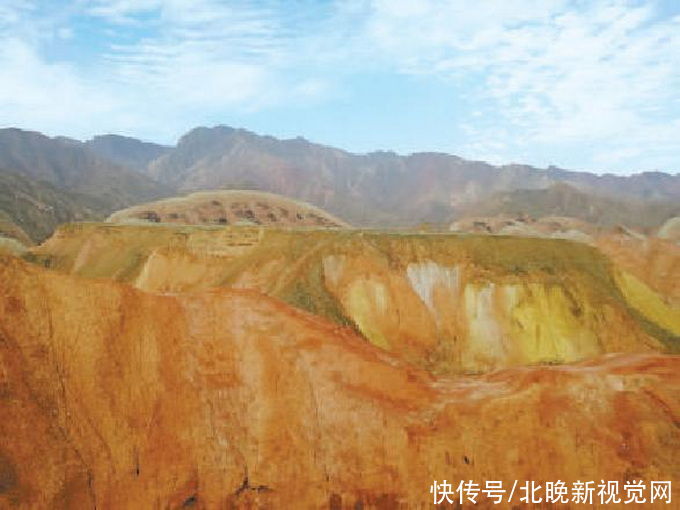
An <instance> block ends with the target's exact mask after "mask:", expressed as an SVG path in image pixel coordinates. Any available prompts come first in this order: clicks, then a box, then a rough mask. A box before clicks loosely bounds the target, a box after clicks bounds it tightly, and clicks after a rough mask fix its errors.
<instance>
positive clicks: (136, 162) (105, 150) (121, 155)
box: [85, 135, 172, 173]
mask: <svg viewBox="0 0 680 510" xmlns="http://www.w3.org/2000/svg"><path fill="white" fill-rule="evenodd" d="M85 146H86V147H87V148H89V149H90V150H92V151H93V152H94V153H96V154H98V155H99V156H101V157H103V158H105V159H108V160H109V161H113V162H114V163H118V164H120V165H123V166H126V167H128V168H132V169H134V170H137V171H139V172H142V173H144V172H146V168H147V166H148V165H149V163H150V162H151V161H153V160H154V159H156V158H158V157H160V156H162V155H163V154H166V153H167V152H169V151H170V150H172V148H171V147H167V146H165V145H159V144H156V143H150V142H142V141H140V140H137V139H136V138H131V137H128V136H120V135H99V136H95V137H94V138H92V139H91V140H88V141H87V142H85Z"/></svg>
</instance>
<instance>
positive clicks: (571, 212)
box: [459, 183, 680, 227]
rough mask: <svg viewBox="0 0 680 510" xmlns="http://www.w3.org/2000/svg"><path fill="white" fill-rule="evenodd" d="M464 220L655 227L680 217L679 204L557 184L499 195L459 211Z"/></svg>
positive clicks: (505, 192)
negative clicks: (553, 219) (554, 219)
mask: <svg viewBox="0 0 680 510" xmlns="http://www.w3.org/2000/svg"><path fill="white" fill-rule="evenodd" d="M459 214H460V216H462V217H466V216H472V217H474V216H499V215H509V216H522V215H529V216H532V217H534V218H542V217H546V216H567V217H571V218H578V219H580V220H583V221H587V222H589V223H593V224H596V225H601V226H613V225H617V224H622V225H627V226H630V227H655V226H658V225H661V224H663V223H664V222H665V221H666V220H667V219H669V218H672V217H674V216H677V215H680V199H678V200H676V201H668V200H667V201H658V200H642V199H638V198H632V197H631V198H612V197H608V196H602V195H597V194H594V193H590V192H586V191H583V190H579V189H577V188H575V187H574V186H572V185H569V184H565V183H556V184H553V185H551V186H550V187H548V188H547V189H536V190H528V189H519V190H514V191H504V192H498V193H495V194H493V195H491V196H490V197H487V198H485V199H483V200H481V201H479V202H477V203H475V204H471V205H468V206H466V207H464V208H462V209H461V210H460V211H459Z"/></svg>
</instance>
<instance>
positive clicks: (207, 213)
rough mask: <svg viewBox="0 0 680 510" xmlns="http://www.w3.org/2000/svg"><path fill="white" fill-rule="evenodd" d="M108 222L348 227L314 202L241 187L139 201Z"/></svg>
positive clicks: (114, 215) (116, 213)
mask: <svg viewBox="0 0 680 510" xmlns="http://www.w3.org/2000/svg"><path fill="white" fill-rule="evenodd" d="M108 221H110V222H113V223H121V222H122V223H125V222H140V221H146V222H152V223H179V224H184V225H238V224H250V225H268V226H277V227H290V226H295V227H331V228H339V227H348V226H349V225H348V224H347V223H345V222H344V221H342V220H341V219H339V218H336V217H335V216H333V215H331V214H329V213H327V212H326V211H323V210H321V209H319V208H318V207H314V206H313V205H310V204H307V203H304V202H300V201H297V200H293V199H290V198H287V197H284V196H281V195H275V194H273V193H264V192H261V191H241V190H222V191H201V192H196V193H191V194H189V195H187V196H184V197H174V198H166V199H163V200H159V201H157V202H150V203H147V204H140V205H136V206H133V207H129V208H127V209H123V210H121V211H118V212H115V213H113V214H112V215H111V216H110V217H109V219H108Z"/></svg>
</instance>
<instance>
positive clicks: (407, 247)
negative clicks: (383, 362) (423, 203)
mask: <svg viewBox="0 0 680 510" xmlns="http://www.w3.org/2000/svg"><path fill="white" fill-rule="evenodd" d="M33 257H34V259H35V260H36V261H41V262H42V263H43V264H45V265H49V266H50V267H52V268H54V269H59V270H62V271H65V272H69V273H75V274H79V275H83V276H90V277H107V278H115V279H118V280H121V281H125V282H129V283H131V284H133V285H134V286H136V287H138V288H140V289H144V290H148V291H153V292H172V293H177V292H189V291H191V292H195V291H200V290H205V289H209V288H213V287H222V286H228V287H236V288H246V289H254V290H258V291H259V292H262V293H264V294H267V295H270V296H273V297H276V298H279V299H281V300H283V301H285V302H287V303H288V304H290V305H293V306H295V307H297V308H301V309H304V310H307V311H309V312H312V313H314V314H316V315H319V316H321V317H325V318H327V319H330V320H332V321H334V322H336V323H337V324H340V325H346V326H350V327H352V328H354V329H355V331H357V332H358V333H360V334H361V335H362V336H363V337H364V338H365V339H366V340H368V341H369V342H370V343H373V344H374V345H377V346H379V347H381V348H382V349H384V350H386V351H389V352H391V353H393V354H395V355H398V356H400V357H401V358H402V359H404V360H407V361H408V362H410V363H412V364H415V365H416V366H419V367H422V368H426V369H428V370H432V371H435V372H438V373H470V372H486V371H489V370H493V369H497V368H503V367H510V366H520V365H525V364H535V363H568V362H575V361H578V360H582V359H586V358H589V357H592V356H597V355H601V354H605V353H610V352H667V351H676V350H677V349H678V336H680V322H679V319H678V318H679V317H680V312H678V309H677V308H675V307H674V306H673V305H672V304H671V303H668V302H667V301H666V300H664V299H663V297H662V296H659V295H658V294H657V293H656V292H655V291H653V290H652V289H650V288H649V287H648V286H647V285H646V284H644V283H643V282H642V281H639V280H638V279H637V278H635V277H634V276H633V275H631V274H629V273H627V272H625V274H624V272H623V271H622V270H621V269H619V268H617V267H615V266H613V265H612V264H611V262H610V261H609V260H608V259H607V258H606V257H604V256H603V255H602V254H601V253H600V252H599V251H598V250H597V249H595V248H593V247H590V246H586V245H584V244H582V243H574V242H570V241H565V240H555V239H532V238H504V237H491V236H476V237H475V236H456V235H405V234H380V233H365V232H356V231H317V232H309V231H307V232H296V231H275V230H270V229H242V228H233V229H224V228H221V229H217V228H213V229H209V228H189V227H171V226H146V227H142V226H131V225H130V226H123V225H106V224H104V225H73V226H70V227H65V228H62V229H61V230H60V231H59V232H58V233H57V234H56V235H55V236H54V237H53V238H52V239H51V240H50V241H49V242H47V243H45V244H44V245H42V246H41V247H38V248H36V249H34V250H33ZM547 317H549V320H547V319H546V318H547Z"/></svg>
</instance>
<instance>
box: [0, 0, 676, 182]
mask: <svg viewBox="0 0 680 510" xmlns="http://www.w3.org/2000/svg"><path fill="white" fill-rule="evenodd" d="M0 69H1V70H2V78H1V79H0V125H2V126H5V127H6V126H18V127H22V128H26V129H34V130H38V131H42V132H45V133H47V134H50V135H66V136H71V137H74V138H78V139H86V138H89V137H91V136H92V135H94V134H100V133H120V134H126V135H130V136H135V137H138V138H142V139H145V140H150V141H156V142H161V143H174V142H175V140H176V139H177V137H179V136H180V135H181V134H183V133H184V132H186V131H187V130H189V129H191V128H192V127H195V126H198V125H215V124H227V125H231V126H234V127H245V128H247V129H251V130H253V131H256V132H259V133H262V134H271V135H274V136H279V137H285V138H289V137H295V136H298V135H301V136H304V137H305V138H307V139H309V140H312V141H315V142H320V143H325V144H329V145H334V146H337V147H340V148H344V149H347V150H350V151H354V152H368V151H372V150H379V149H381V150H394V151H396V152H399V153H410V152H416V151H442V152H449V153H453V154H457V155H460V156H463V157H466V158H470V159H478V160H486V161H491V162H493V163H499V164H500V163H513V162H514V163H528V164H533V165H537V166H541V167H545V166H548V165H550V164H553V165H557V166H560V167H564V168H572V169H582V170H590V171H596V172H613V173H620V174H628V173H633V172H638V171H645V170H663V171H670V172H678V171H680V2H678V1H676V0H664V1H662V0H659V1H624V0H602V1H567V0H475V1H473V0H450V1H446V0H417V1H416V0H346V1H332V0H326V1H322V0H319V1H312V0H299V1H294V0H288V1H286V0H262V1H254V0H253V1H218V0H165V1H163V0H112V1H105V0H71V1H60V2H54V1H50V0H2V1H1V2H0Z"/></svg>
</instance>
